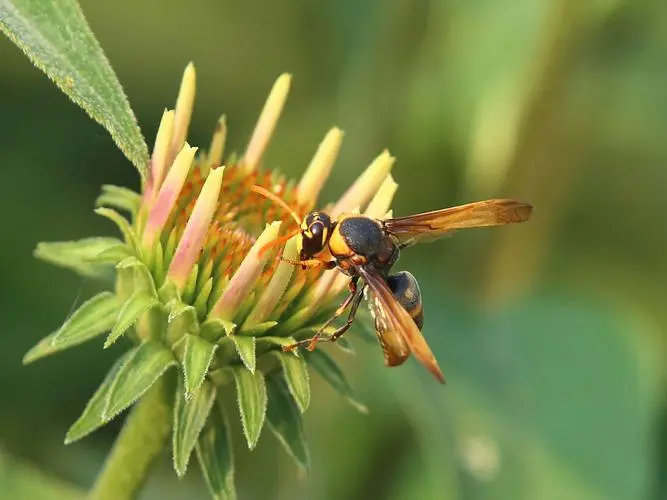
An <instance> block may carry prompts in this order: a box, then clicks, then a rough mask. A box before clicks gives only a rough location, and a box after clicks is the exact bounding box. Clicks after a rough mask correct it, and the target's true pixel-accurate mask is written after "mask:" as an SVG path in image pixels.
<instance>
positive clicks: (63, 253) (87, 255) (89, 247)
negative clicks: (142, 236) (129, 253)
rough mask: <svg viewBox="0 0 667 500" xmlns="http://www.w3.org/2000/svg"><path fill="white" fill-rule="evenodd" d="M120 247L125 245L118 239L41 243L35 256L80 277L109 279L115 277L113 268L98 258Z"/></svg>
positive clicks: (85, 239)
mask: <svg viewBox="0 0 667 500" xmlns="http://www.w3.org/2000/svg"><path fill="white" fill-rule="evenodd" d="M118 245H123V242H122V241H121V240H119V239H118V238H84V239H82V240H77V241H53V242H41V243H38V244H37V248H35V251H34V256H35V257H36V258H38V259H40V260H43V261H45V262H48V263H49V264H54V265H56V266H59V267H64V268H67V269H70V270H72V271H74V272H76V273H77V274H79V275H80V276H85V277H89V278H96V279H108V278H110V277H111V276H113V268H111V266H109V264H108V263H102V262H100V261H99V260H97V259H96V257H97V256H99V255H100V254H101V253H102V252H105V251H107V250H109V248H113V247H115V246H118Z"/></svg>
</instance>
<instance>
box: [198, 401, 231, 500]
mask: <svg viewBox="0 0 667 500" xmlns="http://www.w3.org/2000/svg"><path fill="white" fill-rule="evenodd" d="M196 450H197V459H198V460H199V466H200V467H201V470H202V474H203V475H204V479H205V480H206V484H207V485H208V488H209V491H210V492H211V496H212V497H213V498H214V499H215V500H236V487H235V486H234V454H233V448H232V439H231V435H230V431H229V424H228V422H227V418H226V415H225V413H224V410H222V408H220V406H219V405H216V407H215V408H214V409H213V411H212V412H211V413H210V414H209V416H208V421H207V422H206V425H205V426H204V429H203V430H202V431H201V432H200V433H199V440H198V441H197V447H196Z"/></svg>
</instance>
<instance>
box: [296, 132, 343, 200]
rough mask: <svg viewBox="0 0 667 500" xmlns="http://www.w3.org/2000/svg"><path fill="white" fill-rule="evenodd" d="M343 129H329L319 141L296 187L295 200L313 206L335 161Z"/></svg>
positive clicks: (341, 140)
mask: <svg viewBox="0 0 667 500" xmlns="http://www.w3.org/2000/svg"><path fill="white" fill-rule="evenodd" d="M343 135H344V134H343V131H342V130H341V129H339V128H337V127H334V128H332V129H331V130H329V132H328V133H327V135H326V136H325V137H324V139H323V140H322V142H321V143H320V145H319V147H318V148H317V151H316V152H315V156H313V159H312V160H311V162H310V165H308V168H307V169H306V172H305V173H304V174H303V177H302V178H301V182H299V186H298V188H297V200H298V201H299V203H301V204H308V205H309V206H311V207H312V206H315V203H316V202H317V197H318V195H319V194H320V190H321V189H322V186H323V185H324V183H325V181H326V180H327V178H328V177H329V173H330V172H331V169H332V168H333V166H334V163H335V162H336V158H337V157H338V151H340V145H341V143H342V142H343Z"/></svg>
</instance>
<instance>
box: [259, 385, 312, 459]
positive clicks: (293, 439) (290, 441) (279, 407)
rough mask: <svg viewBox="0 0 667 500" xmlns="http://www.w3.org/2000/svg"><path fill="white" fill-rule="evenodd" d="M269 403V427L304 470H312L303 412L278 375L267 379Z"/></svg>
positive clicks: (267, 416) (267, 412)
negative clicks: (302, 417)
mask: <svg viewBox="0 0 667 500" xmlns="http://www.w3.org/2000/svg"><path fill="white" fill-rule="evenodd" d="M266 386H267V387H266V388H267V393H268V397H269V404H268V407H267V409H266V419H267V423H268V426H269V429H271V431H273V433H274V434H275V435H276V437H277V438H278V441H280V442H281V443H282V445H283V446H284V447H285V450H286V451H287V453H288V454H289V455H290V456H291V457H292V458H293V459H294V460H295V462H296V463H297V465H298V466H299V467H301V468H302V469H303V470H304V471H308V470H310V451H309V449H308V444H307V442H306V437H305V434H304V431H303V421H302V419H301V413H299V409H298V408H297V407H296V404H295V403H294V400H293V399H292V397H291V396H290V394H289V391H288V389H287V387H286V386H285V384H284V383H283V382H282V381H281V380H280V379H278V378H277V377H270V378H269V379H268V380H267V381H266Z"/></svg>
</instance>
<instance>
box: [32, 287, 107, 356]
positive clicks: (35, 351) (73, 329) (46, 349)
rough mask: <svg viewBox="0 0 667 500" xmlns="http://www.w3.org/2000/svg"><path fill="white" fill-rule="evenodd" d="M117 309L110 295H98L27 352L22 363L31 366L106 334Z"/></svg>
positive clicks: (103, 293) (82, 305)
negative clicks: (51, 355)
mask: <svg viewBox="0 0 667 500" xmlns="http://www.w3.org/2000/svg"><path fill="white" fill-rule="evenodd" d="M119 305H120V304H119V303H118V299H117V298H116V296H115V295H114V294H113V293H111V292H101V293H99V294H97V295H95V296H94V297H92V298H90V299H88V300H87V301H86V302H84V303H83V304H81V307H79V309H77V310H76V311H75V312H74V313H73V314H72V315H71V316H70V317H69V319H68V320H67V321H65V323H64V324H63V325H62V326H61V327H60V328H59V329H58V330H56V331H55V332H53V333H51V334H50V335H48V336H47V337H45V338H44V339H42V340H41V341H40V342H39V343H38V344H37V345H36V346H34V347H33V348H32V349H30V350H29V351H28V352H27V353H26V355H25V356H24V357H23V363H24V364H27V363H32V362H33V361H36V360H38V359H40V358H43V357H45V356H48V355H50V354H54V353H56V352H58V351H63V350H65V349H69V348H70V347H74V346H75V345H79V344H82V343H83V342H86V341H88V340H91V339H93V338H95V337H97V336H98V335H102V334H103V333H106V332H108V331H109V330H110V329H111V328H112V327H113V325H114V323H115V322H116V315H117V314H118V309H119Z"/></svg>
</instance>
